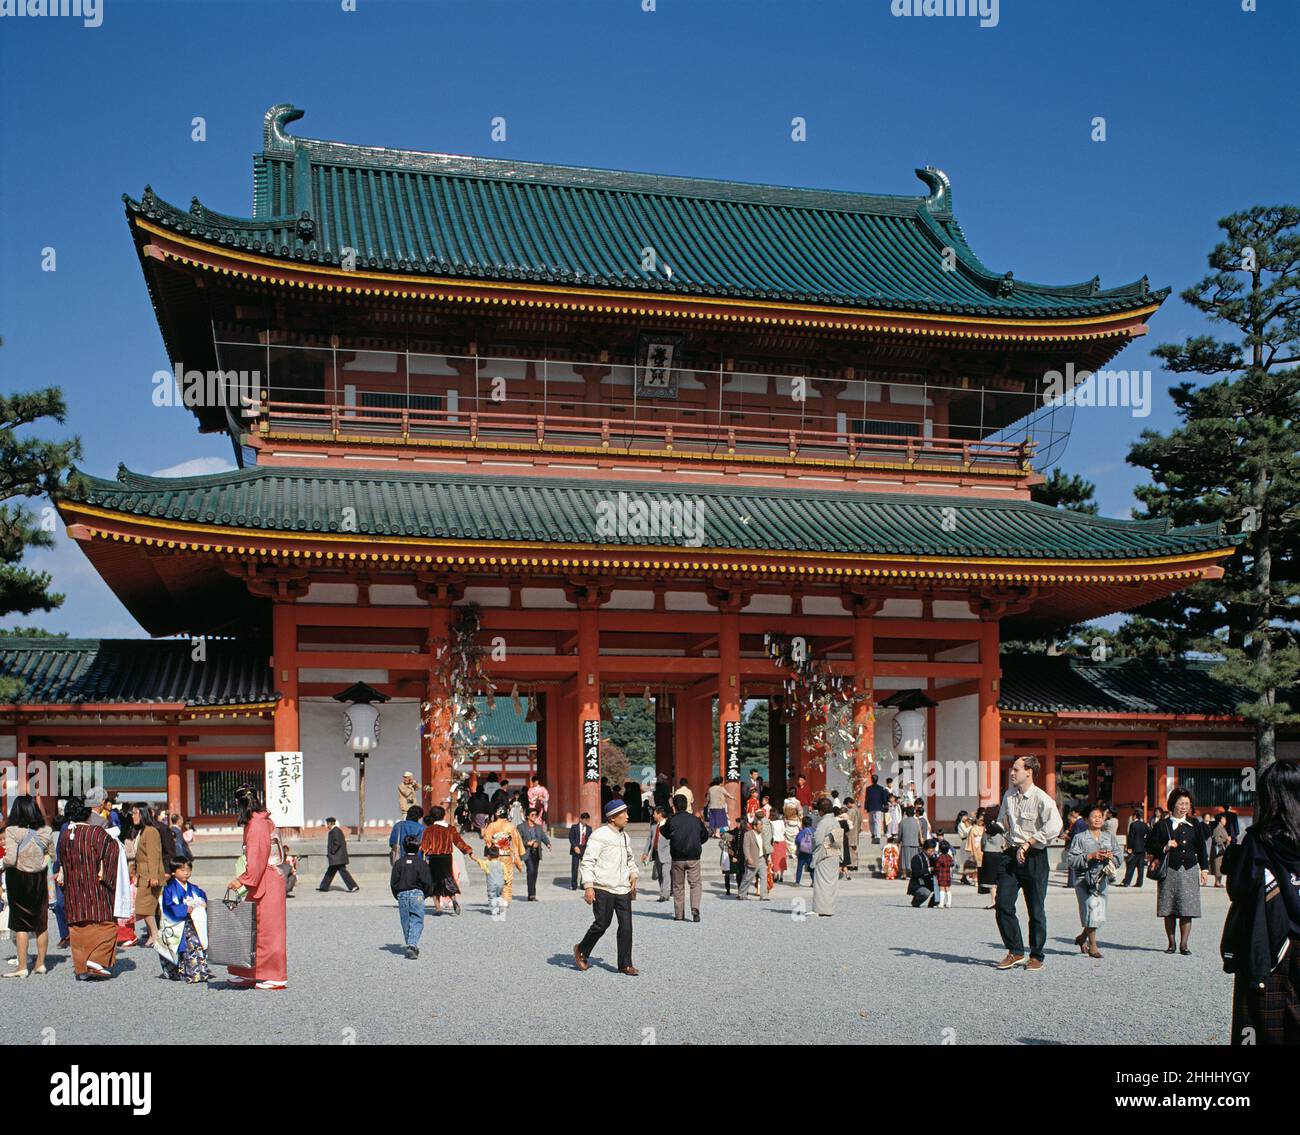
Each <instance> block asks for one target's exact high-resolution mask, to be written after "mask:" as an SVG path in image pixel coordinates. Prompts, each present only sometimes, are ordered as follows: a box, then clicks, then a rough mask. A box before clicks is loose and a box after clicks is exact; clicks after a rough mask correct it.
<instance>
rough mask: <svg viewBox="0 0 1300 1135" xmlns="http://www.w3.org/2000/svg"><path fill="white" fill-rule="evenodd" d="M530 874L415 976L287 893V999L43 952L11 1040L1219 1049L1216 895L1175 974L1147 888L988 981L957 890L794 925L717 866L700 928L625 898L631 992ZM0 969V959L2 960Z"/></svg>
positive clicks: (1051, 920)
mask: <svg viewBox="0 0 1300 1135" xmlns="http://www.w3.org/2000/svg"><path fill="white" fill-rule="evenodd" d="M551 866H552V869H554V868H555V867H560V866H567V865H565V864H563V863H562V862H560V861H559V860H553V861H552V864H551ZM544 875H545V876H546V877H544V878H543V881H542V884H541V886H540V887H539V894H540V896H541V901H539V902H536V903H526V902H518V901H516V902H515V903H514V904H513V905H512V906H511V907H510V909H509V912H508V915H507V916H506V917H505V918H504V919H502V920H499V921H498V920H494V919H493V918H492V917H491V916H490V915H489V914H488V912H487V907H486V903H485V902H484V900H483V897H482V890H481V883H480V882H479V881H478V880H472V889H471V890H470V892H469V895H468V901H467V903H466V909H465V913H464V914H463V915H461V916H460V917H459V918H457V917H453V916H451V915H449V914H448V915H442V916H438V917H433V916H430V917H429V918H428V919H427V920H426V922H425V932H424V939H423V941H422V943H421V948H422V953H421V956H420V958H419V959H418V960H415V961H408V960H407V959H406V958H404V957H403V956H402V954H401V951H400V946H399V945H398V944H397V943H398V942H399V940H400V939H399V934H398V922H397V912H396V904H395V903H394V902H393V901H392V900H391V897H390V896H389V894H388V893H387V888H386V887H381V886H380V885H378V883H377V881H376V882H375V883H369V882H367V885H366V886H364V887H363V889H362V890H361V891H360V892H359V893H358V894H355V895H349V894H345V893H344V892H343V891H342V889H341V887H339V886H336V889H335V890H334V891H333V892H332V893H330V894H328V895H322V894H318V893H316V892H314V891H310V890H306V889H305V888H302V887H300V893H299V896H298V897H296V898H294V899H292V900H291V901H290V903H289V988H288V989H287V990H286V991H284V992H278V993H261V992H257V991H250V990H243V989H235V988H233V987H231V986H228V985H226V984H225V983H224V981H222V980H219V979H215V976H214V981H213V982H212V984H211V985H209V986H207V987H206V988H205V987H188V986H185V985H181V984H176V983H172V982H167V981H163V980H161V979H160V977H159V969H158V961H157V958H156V956H155V955H154V954H153V953H152V951H145V950H139V949H132V950H126V951H122V952H121V953H120V954H119V962H118V973H119V976H118V977H117V978H116V979H115V980H113V981H111V982H105V983H103V984H96V985H91V984H87V983H78V982H74V981H73V975H72V964H71V958H70V957H69V955H68V954H67V953H66V951H60V950H53V951H52V953H51V959H50V964H51V968H50V972H49V973H48V974H47V975H46V976H44V977H35V976H33V977H29V978H28V979H26V980H25V981H12V980H11V981H5V982H4V983H3V996H4V1004H5V1008H6V1014H5V1016H6V1021H7V1038H8V1041H9V1043H20V1044H21V1043H40V1042H42V1041H46V1042H48V1041H49V1040H51V1039H53V1040H54V1041H56V1042H57V1043H60V1044H75V1043H99V1042H103V1043H120V1042H121V1041H122V1040H123V1039H124V1033H123V1026H124V1022H126V1021H135V1022H137V1023H136V1025H135V1026H134V1027H133V1029H132V1030H131V1031H130V1033H129V1037H130V1039H131V1040H132V1041H135V1042H142V1043H174V1042H182V1043H191V1044H192V1043H203V1042H225V1043H229V1042H241V1041H242V1042H245V1043H247V1042H249V1041H253V1042H255V1043H269V1042H272V1041H276V1042H278V1041H299V1042H308V1043H318V1044H330V1043H347V1042H355V1043H357V1044H370V1043H399V1042H410V1041H412V1040H417V1041H423V1042H429V1041H436V1042H439V1043H448V1042H452V1043H455V1042H462V1043H479V1042H483V1041H488V1042H501V1041H506V1040H523V1041H534V1042H546V1041H550V1042H559V1043H564V1042H575V1041H593V1040H594V1041H599V1042H602V1043H615V1044H620V1043H622V1044H640V1043H651V1042H654V1043H660V1044H714V1043H734V1042H735V1039H736V1036H737V1035H738V1034H737V1026H736V1021H737V1020H739V1019H749V1020H753V1019H754V1018H755V1016H756V1015H761V1016H762V1017H763V1018H764V1019H765V1020H768V1021H771V1020H773V1019H776V1018H778V1017H779V1018H780V1020H781V1021H782V1029H781V1035H780V1037H779V1039H780V1040H781V1041H782V1042H783V1043H789V1042H791V1041H793V1042H796V1043H798V1042H814V1043H844V1042H849V1043H880V1042H884V1041H893V1042H896V1043H909V1044H911V1043H920V1044H937V1043H943V1042H945V1041H947V1042H948V1043H962V1044H1006V1043H1012V1044H1065V1043H1075V1044H1077V1043H1103V1044H1104V1043H1122V1044H1154V1043H1168V1042H1170V1041H1173V1040H1177V1041H1178V1042H1180V1043H1188V1042H1191V1043H1201V1044H1224V1043H1226V1041H1227V1033H1228V1027H1229V1020H1230V1011H1231V997H1232V979H1231V977H1229V976H1228V975H1225V974H1224V973H1223V972H1222V969H1221V966H1220V962H1219V957H1218V938H1219V933H1220V930H1221V928H1222V925H1223V916H1224V913H1225V912H1226V910H1227V897H1226V894H1225V893H1224V892H1223V891H1221V890H1220V891H1214V890H1212V889H1211V890H1206V891H1203V900H1204V901H1203V909H1204V912H1205V917H1204V918H1203V919H1201V920H1199V921H1198V922H1197V924H1196V927H1195V930H1194V934H1193V939H1192V948H1193V950H1194V953H1193V955H1192V956H1191V957H1183V956H1182V955H1178V954H1175V955H1172V956H1170V955H1166V954H1165V953H1164V935H1163V932H1162V930H1161V927H1160V923H1159V922H1158V920H1157V919H1156V917H1155V913H1154V912H1155V888H1154V886H1151V885H1148V886H1147V887H1145V888H1144V889H1143V890H1141V891H1124V890H1120V891H1112V898H1111V902H1110V921H1109V922H1108V923H1107V924H1106V926H1104V927H1103V928H1102V931H1101V934H1100V936H1099V943H1100V945H1101V948H1102V951H1103V953H1104V954H1105V957H1104V958H1103V959H1101V960H1099V961H1098V960H1092V959H1089V958H1086V957H1084V956H1081V955H1080V954H1079V953H1078V952H1077V950H1076V948H1075V947H1074V945H1073V943H1072V941H1071V939H1072V938H1073V936H1074V934H1076V933H1077V932H1078V925H1077V906H1076V902H1075V898H1074V894H1073V892H1071V891H1067V890H1065V888H1064V887H1060V886H1055V885H1054V886H1053V887H1052V889H1051V892H1050V894H1049V898H1048V904H1047V911H1048V926H1049V937H1048V954H1047V966H1046V968H1045V969H1044V970H1043V971H1041V972H1039V973H1033V974H1031V973H1027V972H1025V971H1024V970H1021V969H1018V970H1013V971H1011V972H1009V973H999V972H997V971H996V970H994V968H993V965H994V963H995V962H996V961H997V960H998V959H999V958H1000V957H1001V956H1002V954H1003V952H1004V951H1003V949H1002V946H1001V943H1000V940H999V938H998V934H997V929H996V927H995V925H994V922H993V913H992V911H986V910H984V909H983V907H984V904H985V903H986V902H987V901H988V900H987V899H985V898H983V897H981V896H978V895H977V894H976V893H975V889H974V888H973V887H962V886H958V887H956V888H954V892H953V903H954V905H953V907H952V908H951V909H949V910H913V909H911V907H910V905H909V904H908V901H907V899H906V897H905V895H904V893H903V890H904V886H905V884H903V883H886V882H880V881H866V880H854V881H853V882H852V883H850V884H847V885H843V886H842V887H841V892H840V901H839V906H838V911H837V914H836V916H835V917H834V918H818V917H816V916H808V917H805V918H799V917H797V912H796V911H795V910H794V909H793V908H794V904H795V901H796V900H798V899H802V900H803V901H805V902H806V903H807V904H808V905H809V906H811V896H812V891H811V889H810V888H807V887H804V888H803V889H801V890H799V891H796V890H795V889H794V888H793V887H792V886H789V885H784V886H782V885H778V886H777V888H776V891H775V898H774V900H773V901H772V902H770V903H758V902H747V903H746V904H745V905H744V906H741V905H740V904H739V903H738V902H736V901H735V900H734V899H725V898H723V897H721V890H722V888H721V884H720V881H719V879H718V876H717V874H716V869H715V870H714V872H713V877H712V878H706V882H705V891H706V894H705V899H704V902H703V906H702V916H703V919H702V921H701V922H700V924H699V925H696V924H694V923H690V922H685V923H675V922H673V921H672V916H671V911H672V907H671V904H669V903H663V904H660V903H656V902H655V901H654V898H655V896H654V895H651V896H650V897H648V898H647V897H645V896H644V895H643V897H642V898H641V899H638V900H637V903H636V913H635V915H634V926H635V948H634V958H635V961H636V965H637V967H638V968H639V969H640V971H641V976H640V977H639V978H629V977H624V976H622V975H621V974H618V973H617V972H615V970H614V968H613V962H614V942H613V931H612V930H611V931H610V933H609V934H608V935H607V936H606V938H605V939H604V940H602V942H601V944H600V946H598V947H597V951H596V955H595V957H593V959H592V967H591V969H590V970H589V971H588V972H586V973H579V972H577V970H576V969H575V968H574V966H573V959H572V955H571V951H572V948H573V943H574V942H576V941H577V940H578V939H579V938H581V937H582V934H583V933H584V931H585V930H586V927H587V925H588V922H589V914H588V911H587V907H586V906H585V904H584V903H583V902H582V899H581V896H580V895H578V894H575V893H574V892H572V891H570V890H569V887H568V877H567V870H566V874H565V877H564V878H563V880H560V879H559V878H557V877H555V876H554V875H551V874H550V873H549V872H545V870H544ZM199 881H200V882H202V883H205V884H212V883H213V881H212V880H199ZM206 889H207V890H208V893H209V895H212V894H214V893H219V887H218V886H216V885H207V886H206ZM521 889H522V888H521ZM50 928H51V931H53V929H54V922H53V919H52V918H51V920H50ZM13 952H14V951H13V943H12V941H9V940H6V941H4V942H3V943H0V953H3V955H4V956H5V957H6V958H7V957H10V956H12V955H13ZM6 968H8V967H6ZM224 972H225V971H224V970H216V971H214V975H215V974H221V975H223V976H224ZM146 1007H147V1008H146ZM1175 1020H1176V1021H1177V1022H1178V1026H1177V1030H1176V1031H1175V1029H1174V1028H1173V1027H1172V1022H1173V1021H1175ZM49 1029H53V1030H54V1032H53V1034H50V1033H49V1032H48V1031H43V1030H49ZM947 1030H952V1031H951V1032H948V1031H947ZM771 1039H772V1040H773V1041H775V1040H777V1039H778V1038H777V1036H776V1035H775V1034H773V1035H772V1037H771Z"/></svg>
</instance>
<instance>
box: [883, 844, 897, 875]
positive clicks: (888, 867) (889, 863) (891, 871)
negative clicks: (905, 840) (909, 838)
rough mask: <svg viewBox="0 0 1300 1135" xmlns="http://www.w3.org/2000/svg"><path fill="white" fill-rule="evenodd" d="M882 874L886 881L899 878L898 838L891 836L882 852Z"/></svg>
mask: <svg viewBox="0 0 1300 1135" xmlns="http://www.w3.org/2000/svg"><path fill="white" fill-rule="evenodd" d="M880 872H881V874H882V875H884V877H885V878H886V879H897V878H898V837H897V836H890V837H889V842H888V843H887V844H885V846H884V847H883V848H881V851H880Z"/></svg>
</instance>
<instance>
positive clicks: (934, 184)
mask: <svg viewBox="0 0 1300 1135" xmlns="http://www.w3.org/2000/svg"><path fill="white" fill-rule="evenodd" d="M916 176H917V177H919V178H920V179H921V180H922V181H924V182H925V184H926V186H927V187H928V188H929V190H930V195H929V196H928V197H927V198H926V199H925V207H926V208H927V209H929V210H930V212H932V213H947V214H948V216H952V181H951V179H950V178H949V177H948V175H947V174H946V173H944V172H943V170H941V169H936V168H935V167H934V166H926V167H925V168H924V169H918V170H917V171H916Z"/></svg>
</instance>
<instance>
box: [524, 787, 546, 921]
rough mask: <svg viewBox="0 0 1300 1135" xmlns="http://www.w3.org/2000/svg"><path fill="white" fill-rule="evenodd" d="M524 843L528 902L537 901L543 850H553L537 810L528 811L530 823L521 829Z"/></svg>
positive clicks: (530, 809)
mask: <svg viewBox="0 0 1300 1135" xmlns="http://www.w3.org/2000/svg"><path fill="white" fill-rule="evenodd" d="M519 838H520V839H522V840H523V841H524V869H525V870H526V871H527V872H528V901H529V902H536V901H537V869H538V868H539V867H540V866H541V865H542V848H543V847H545V848H546V850H547V851H550V850H551V837H550V836H549V835H547V834H546V825H545V824H543V823H542V819H541V816H539V815H538V812H537V809H536V808H529V809H528V822H527V823H525V824H524V825H523V827H521V828H520V829H519Z"/></svg>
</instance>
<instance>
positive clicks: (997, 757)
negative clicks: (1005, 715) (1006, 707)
mask: <svg viewBox="0 0 1300 1135" xmlns="http://www.w3.org/2000/svg"><path fill="white" fill-rule="evenodd" d="M999 629H1000V628H999V626H998V622H997V620H996V619H987V620H985V621H984V622H982V623H981V624H980V677H979V742H980V744H979V754H980V803H981V804H996V803H998V799H999V796H1000V789H1001V766H1002V719H1001V717H1000V716H999V713H998V686H999V680H1000V678H1001V676H1002V667H1001V663H1000V662H999V660H998V645H999Z"/></svg>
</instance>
